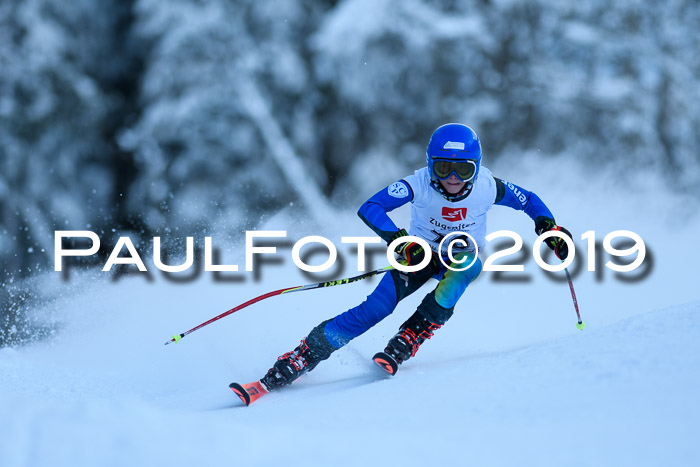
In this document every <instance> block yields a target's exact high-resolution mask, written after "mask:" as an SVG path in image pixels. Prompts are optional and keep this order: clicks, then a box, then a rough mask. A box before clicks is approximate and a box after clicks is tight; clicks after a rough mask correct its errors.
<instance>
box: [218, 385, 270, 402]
mask: <svg viewBox="0 0 700 467" xmlns="http://www.w3.org/2000/svg"><path fill="white" fill-rule="evenodd" d="M228 387H230V388H231V390H232V391H233V392H234V393H236V395H237V396H238V397H239V398H240V399H241V401H243V403H244V404H245V405H246V406H248V405H250V404H252V403H253V402H255V401H256V400H258V399H260V398H261V397H262V396H264V395H265V394H267V393H268V392H269V391H268V390H267V389H265V386H263V385H262V384H261V383H260V381H254V382H252V383H248V384H238V383H231V384H229V385H228Z"/></svg>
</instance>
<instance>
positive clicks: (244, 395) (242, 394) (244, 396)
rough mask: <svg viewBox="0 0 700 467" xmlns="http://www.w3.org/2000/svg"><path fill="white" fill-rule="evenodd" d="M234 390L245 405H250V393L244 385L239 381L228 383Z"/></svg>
mask: <svg viewBox="0 0 700 467" xmlns="http://www.w3.org/2000/svg"><path fill="white" fill-rule="evenodd" d="M228 387H230V388H231V390H232V391H233V392H235V393H236V395H237V396H238V397H239V398H240V399H241V400H242V401H243V403H244V404H245V405H250V394H248V391H246V390H245V388H244V387H243V386H241V385H240V384H238V383H231V384H229V385H228Z"/></svg>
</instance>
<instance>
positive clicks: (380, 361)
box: [372, 352, 399, 376]
mask: <svg viewBox="0 0 700 467" xmlns="http://www.w3.org/2000/svg"><path fill="white" fill-rule="evenodd" d="M372 360H374V363H376V364H377V365H379V368H381V369H382V370H384V371H386V372H387V373H389V374H390V375H391V376H394V375H395V374H396V372H397V371H399V364H398V362H397V361H396V360H394V358H393V357H392V356H391V355H389V354H387V353H384V352H377V353H376V354H374V357H372Z"/></svg>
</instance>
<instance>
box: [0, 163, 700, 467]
mask: <svg viewBox="0 0 700 467" xmlns="http://www.w3.org/2000/svg"><path fill="white" fill-rule="evenodd" d="M508 171H513V173H514V174H516V175H518V177H515V176H513V175H512V174H509V173H508ZM495 172H496V173H497V174H498V175H502V176H504V177H506V178H509V179H512V180H513V181H515V182H516V183H517V182H519V183H520V184H522V185H523V186H526V187H527V186H530V187H544V188H543V189H537V191H538V193H539V194H540V195H541V196H542V197H543V198H544V199H545V200H546V201H547V202H548V203H549V204H550V205H551V206H552V208H553V210H554V212H555V213H561V214H558V219H559V221H560V222H561V223H562V224H563V225H565V226H567V227H569V228H570V229H571V230H572V231H574V232H579V233H580V232H584V231H586V230H590V229H594V230H596V231H597V232H600V233H602V234H604V233H607V232H609V231H612V230H615V229H618V228H627V229H629V230H634V231H636V232H638V233H639V234H640V235H642V237H643V238H644V239H645V241H646V242H647V244H648V245H649V247H650V249H651V250H653V252H654V257H655V262H654V267H653V269H652V272H651V274H650V275H649V276H648V277H647V278H645V279H644V280H642V281H639V282H633V283H626V282H621V281H619V280H618V279H616V278H615V277H614V276H613V275H612V274H610V273H609V272H606V274H605V275H604V277H603V280H602V281H596V280H595V277H594V274H593V273H582V274H580V275H578V276H577V277H576V279H575V283H576V287H577V292H578V295H579V301H580V303H581V307H582V314H583V317H584V320H585V321H586V322H587V324H588V327H587V328H586V330H585V331H583V332H580V331H578V330H576V328H575V327H574V324H575V314H574V312H573V308H572V305H571V298H570V296H569V291H568V287H567V286H566V283H565V282H564V283H561V282H559V283H557V282H552V281H551V280H549V279H546V278H545V277H544V275H543V274H542V273H541V272H540V271H538V270H537V269H536V266H534V265H533V264H532V262H531V261H530V262H529V263H527V264H526V271H527V272H528V273H529V274H530V275H531V280H530V281H529V282H526V283H499V282H495V281H494V280H493V279H492V277H490V276H489V275H488V274H485V275H483V276H482V277H481V278H479V279H478V282H476V283H475V284H473V285H472V286H471V287H470V289H469V290H468V292H467V295H466V296H465V297H464V299H463V300H462V301H460V303H459V305H458V307H457V309H456V313H455V316H454V317H453V318H452V319H451V320H450V322H449V324H448V325H447V326H445V327H444V328H443V329H441V330H439V331H438V332H437V333H436V336H435V338H434V339H432V340H431V341H429V342H428V343H426V344H425V345H424V346H423V348H421V350H420V353H419V354H418V356H417V357H416V358H415V359H413V360H411V361H409V362H407V363H406V364H405V365H404V366H403V367H402V368H401V370H400V372H399V374H398V375H397V376H396V377H394V378H387V377H384V376H383V375H382V374H381V373H380V372H379V371H378V370H377V369H375V368H374V367H373V365H372V363H371V362H370V357H371V355H373V354H374V352H376V351H377V350H379V349H381V348H383V347H384V345H385V343H386V341H387V340H388V338H389V337H390V336H391V335H393V333H394V332H395V331H396V329H397V328H398V326H399V324H400V323H401V322H402V321H403V320H405V319H406V317H407V316H408V315H409V314H410V313H411V312H412V310H413V309H414V308H415V306H416V305H417V303H418V302H419V301H420V299H421V298H422V295H423V293H424V292H427V291H428V290H429V287H430V286H426V287H425V288H424V289H422V290H421V291H420V292H418V293H416V294H415V295H413V296H411V297H409V298H408V299H406V300H405V302H402V304H401V305H400V307H399V309H398V310H397V311H396V312H395V313H394V314H393V315H392V316H390V317H388V318H387V319H386V320H384V321H382V322H381V323H380V324H378V325H377V326H376V327H375V328H373V329H372V330H371V331H370V332H368V333H366V334H364V335H363V336H360V337H359V338H357V339H356V340H354V341H353V342H351V343H350V344H349V345H348V346H346V347H345V348H343V349H341V350H339V351H338V352H336V353H335V354H334V355H333V356H332V357H331V359H330V360H329V361H328V362H325V363H324V364H322V365H321V366H319V367H318V368H317V369H316V370H315V371H314V372H312V373H310V374H309V375H307V376H305V377H304V378H303V379H302V380H300V381H299V382H297V383H295V385H294V386H293V387H291V388H289V389H288V390H285V391H283V392H279V393H275V394H271V395H270V396H267V397H266V398H264V399H263V400H261V401H259V402H258V403H256V404H254V405H253V406H251V407H248V408H244V407H241V404H240V402H239V401H238V400H237V398H235V397H234V395H233V394H232V393H231V391H230V390H229V389H228V384H229V383H230V382H231V381H233V380H238V381H240V382H247V381H251V380H253V379H256V378H259V377H260V376H262V374H263V373H264V372H265V371H266V369H267V368H268V367H269V366H270V365H271V364H272V362H274V359H275V358H276V357H277V356H278V355H280V354H281V353H283V352H286V351H288V350H290V349H291V348H292V347H294V346H295V345H296V344H297V343H298V340H299V339H300V338H301V337H303V336H304V335H306V333H308V331H309V330H310V329H311V328H312V327H313V326H315V325H316V324H317V323H318V322H320V321H321V320H323V319H327V318H329V317H331V316H333V315H334V314H336V313H338V312H340V311H343V310H344V309H346V308H347V307H349V306H352V305H354V304H356V303H357V302H359V301H360V300H361V299H362V297H364V296H365V295H366V294H368V293H369V292H370V291H371V290H372V287H373V286H374V284H376V280H375V281H374V282H361V283H357V284H352V285H344V286H339V287H333V288H328V289H321V290H315V291H309V292H302V293H298V294H290V295H285V296H282V297H274V298H271V299H269V300H266V301H264V302H261V303H258V304H256V305H254V306H252V307H250V308H248V309H246V310H243V311H241V312H239V313H236V314H234V315H232V316H230V317H227V318H225V319H224V320H222V321H219V322H217V323H215V324H213V325H211V326H208V327H206V328H204V329H202V330H200V331H197V332H196V333H193V334H191V335H189V336H187V337H186V338H185V339H183V340H182V341H181V342H180V343H179V344H177V345H169V346H163V342H165V340H166V339H167V338H168V336H169V335H171V334H173V333H175V332H182V331H184V330H186V329H189V328H191V327H193V326H194V325H196V324H199V323H200V322H203V321H205V320H207V319H209V318H211V317H212V316H215V315H216V314H218V313H221V312H222V311H225V310H227V309H229V308H230V307H232V306H235V305H237V304H239V303H241V302H243V301H245V300H247V299H249V298H252V297H254V296H256V295H258V294H261V293H264V292H267V291H270V290H274V289H277V288H280V287H285V286H290V285H295V284H303V283H307V282H309V279H308V278H305V277H303V276H302V275H301V274H300V273H299V272H298V271H297V270H296V269H294V268H293V266H292V265H291V264H290V262H289V261H287V262H286V263H285V264H282V265H265V266H264V267H263V276H262V280H260V281H255V280H252V279H251V278H250V277H248V276H246V279H245V280H244V281H243V282H242V283H238V282H231V283H227V282H215V281H214V280H212V277H211V276H210V275H203V276H202V277H200V278H199V279H198V280H195V281H191V282H187V283H183V284H176V283H173V282H169V281H166V280H164V279H163V278H162V276H160V275H159V274H154V280H153V281H151V282H149V281H146V280H144V279H143V278H142V277H126V278H122V279H121V280H119V281H116V282H115V281H110V280H109V279H107V278H106V277H105V274H104V273H85V274H74V275H73V277H72V279H71V280H70V281H69V282H68V283H62V282H60V280H58V279H57V278H56V275H49V276H48V277H46V278H44V279H43V281H44V286H45V287H57V288H59V289H60V290H62V291H64V292H63V295H64V296H63V297H62V298H59V299H57V300H55V301H54V302H52V303H46V304H44V305H42V306H40V307H39V308H37V309H35V310H33V312H32V314H33V316H34V318H35V319H36V320H38V321H39V322H46V323H52V324H53V325H54V326H55V327H56V328H57V330H58V331H57V332H56V334H55V335H54V336H52V337H51V338H50V339H47V340H44V341H41V342H38V343H35V344H33V345H29V346H25V347H21V348H16V349H11V348H5V349H0V414H1V415H2V423H0V465H1V466H2V467H15V466H32V467H33V466H43V465H51V466H111V465H115V466H116V465H153V464H162V463H168V464H176V465H185V464H189V465H193V463H196V465H215V464H216V465H218V464H222V463H228V464H233V463H235V464H237V465H302V464H303V465H341V466H342V465H358V464H359V463H360V462H365V463H367V464H368V465H396V464H403V463H407V462H410V463H412V464H420V465H422V464H425V463H428V462H430V463H431V464H434V463H442V464H445V465H537V466H543V465H552V466H561V465H591V466H593V465H595V466H599V465H611V466H620V465H635V466H639V465H698V464H699V463H700V455H699V454H698V453H697V450H696V448H695V447H696V445H697V443H698V441H700V427H699V426H698V422H697V420H698V419H700V418H699V416H700V403H699V402H698V397H697V395H698V394H700V361H699V360H700V357H699V356H700V324H698V319H697V317H698V316H699V313H700V292H699V291H698V289H697V278H698V275H697V273H696V272H695V271H694V269H693V268H692V267H691V266H692V265H693V264H697V262H696V261H695V260H694V255H695V254H697V253H696V252H694V251H690V252H688V254H687V255H683V256H681V255H679V254H678V252H677V251H676V248H677V246H678V245H687V244H694V243H693V242H694V239H696V238H697V234H696V232H697V229H698V219H697V217H696V216H695V217H694V216H693V215H690V214H686V215H684V216H683V217H682V219H683V221H684V222H683V223H682V224H680V223H676V224H675V225H676V226H677V227H678V228H677V229H676V231H675V232H669V230H668V229H667V225H668V224H667V221H668V220H673V219H679V218H680V217H679V216H678V213H679V212H681V210H682V209H683V206H684V205H683V203H680V202H679V200H678V199H675V198H673V197H672V196H670V195H668V196H667V195H664V196H656V197H654V198H653V199H650V200H647V201H646V203H645V204H644V209H654V210H656V212H657V216H656V220H657V222H653V223H650V222H648V219H647V217H646V216H645V215H644V214H640V212H641V211H640V206H641V204H640V203H641V201H640V199H642V198H643V197H644V196H645V192H644V191H643V190H642V189H641V188H640V189H639V190H638V191H637V192H636V193H635V194H636V195H638V196H634V197H631V196H614V195H613V192H614V191H615V192H616V190H617V189H618V188H617V187H614V188H611V187H610V186H609V185H608V184H607V183H606V181H605V180H604V179H600V180H597V181H596V180H593V181H590V182H587V183H585V184H583V183H582V184H580V185H576V186H573V185H571V184H570V183H569V184H567V185H565V186H562V185H557V183H558V182H557V180H556V179H554V178H547V177H548V175H547V174H542V173H539V174H537V173H532V174H530V173H529V172H528V171H527V169H526V168H523V167H513V166H508V167H502V168H500V170H495ZM646 187H647V188H645V189H649V190H651V189H653V187H651V188H649V186H648V185H646ZM555 193H556V194H559V196H556V197H555V196H554V194H555ZM657 194H658V193H657ZM579 199H587V200H588V201H589V202H588V203H580V202H578V201H579ZM572 206H573V207H574V208H575V210H572ZM285 216H286V214H284V213H283V214H281V215H280V216H278V217H277V218H275V219H271V220H270V221H269V222H268V224H267V225H266V226H265V228H266V229H274V228H286V229H291V227H290V226H294V228H295V229H297V230H296V231H295V232H296V233H298V236H299V237H300V236H302V235H306V234H308V233H317V232H313V228H312V227H311V226H306V225H304V224H301V223H300V222H299V220H298V219H293V218H290V217H285ZM402 216H403V217H402ZM405 216H406V213H405V212H404V213H401V212H400V213H397V215H396V219H397V220H399V221H401V220H403V219H404V218H405ZM524 217H525V216H523V215H522V214H519V213H515V212H512V211H510V210H507V209H502V210H500V211H499V210H497V209H494V212H493V215H492V217H491V218H490V220H491V223H490V226H489V228H490V230H491V231H493V230H498V229H501V228H510V229H513V230H517V231H518V232H520V233H521V234H522V236H523V238H524V239H525V241H526V243H528V242H529V243H531V242H532V240H534V235H533V234H531V230H532V226H531V222H530V221H529V220H528V219H527V218H524ZM404 225H405V224H404ZM340 233H342V234H343V235H367V234H368V233H367V231H366V229H364V228H363V227H362V225H361V223H360V222H359V221H358V220H357V219H356V218H355V217H354V215H353V214H352V213H350V214H347V215H346V214H342V213H341V214H339V215H338V218H337V219H336V222H335V223H334V225H332V226H329V227H328V230H327V231H326V232H325V236H327V237H328V238H330V239H332V240H334V241H336V242H337V243H339V241H338V240H339V234H340ZM528 234H530V236H528ZM290 236H292V233H290ZM215 240H216V236H215ZM578 243H580V242H577V244H578ZM237 246H238V245H228V247H232V248H233V247H237ZM227 251H231V252H233V253H230V254H229V255H228V256H229V257H227V258H223V261H224V262H229V261H232V262H238V263H239V264H242V262H241V258H242V253H240V251H238V250H234V249H231V248H227ZM288 254H289V251H288V250H287V251H286V252H283V253H282V256H284V255H287V257H288ZM147 263H148V261H147ZM149 266H150V263H149ZM348 273H351V271H350V268H346V270H345V275H348ZM95 276H97V277H95ZM57 282H58V283H57Z"/></svg>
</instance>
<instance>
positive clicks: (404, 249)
mask: <svg viewBox="0 0 700 467" xmlns="http://www.w3.org/2000/svg"><path fill="white" fill-rule="evenodd" d="M407 235H408V232H406V230H405V229H401V230H399V231H398V232H396V233H395V234H394V235H393V236H392V237H391V239H389V243H391V242H393V241H394V240H396V239H397V238H400V237H405V236H407ZM394 252H395V253H396V254H398V255H399V256H400V257H401V259H403V260H404V262H405V263H406V265H407V266H415V265H416V264H420V262H421V261H423V259H424V258H425V250H424V249H423V247H422V246H420V244H418V243H416V242H405V243H402V244H401V245H399V246H397V247H396V249H395V250H394ZM428 254H429V255H430V256H431V259H430V262H429V263H428V265H427V266H425V267H424V268H423V269H421V270H419V271H414V272H409V273H407V274H409V275H411V276H415V277H423V276H424V275H430V276H432V275H433V274H435V271H436V269H439V266H440V263H439V261H438V259H437V258H436V257H435V255H434V254H433V251H432V250H430V251H429V252H428Z"/></svg>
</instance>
